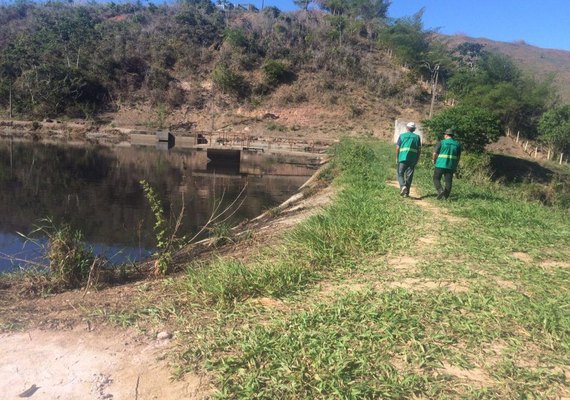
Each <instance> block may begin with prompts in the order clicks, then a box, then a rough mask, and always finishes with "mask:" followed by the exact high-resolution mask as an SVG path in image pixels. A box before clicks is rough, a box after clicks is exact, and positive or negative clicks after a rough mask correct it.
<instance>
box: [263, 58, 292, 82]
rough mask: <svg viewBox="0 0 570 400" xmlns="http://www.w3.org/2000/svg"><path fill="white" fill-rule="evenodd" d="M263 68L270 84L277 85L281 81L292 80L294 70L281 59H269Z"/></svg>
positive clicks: (266, 79) (266, 80)
mask: <svg viewBox="0 0 570 400" xmlns="http://www.w3.org/2000/svg"><path fill="white" fill-rule="evenodd" d="M262 69H263V73H264V75H265V82H266V83H267V84H268V85H270V86H277V85H279V84H280V83H285V82H289V81H291V80H292V72H291V71H289V70H288V69H287V67H286V66H285V64H283V63H282V62H280V61H276V60H268V61H266V62H265V64H263V67H262Z"/></svg>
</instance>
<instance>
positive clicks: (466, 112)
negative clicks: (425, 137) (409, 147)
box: [423, 105, 501, 152]
mask: <svg viewBox="0 0 570 400" xmlns="http://www.w3.org/2000/svg"><path fill="white" fill-rule="evenodd" d="M423 124H424V126H425V127H426V128H427V130H428V132H429V134H430V135H431V137H432V138H434V139H442V138H443V133H444V132H445V130H446V129H450V128H451V129H454V130H455V134H456V139H457V140H459V142H460V143H461V144H462V146H463V148H464V149H465V150H469V151H474V152H482V151H483V150H484V149H485V146H486V145H487V144H489V143H492V142H494V141H496V140H497V139H498V138H499V136H500V135H501V129H500V126H499V121H498V120H497V118H496V117H495V116H494V115H493V114H492V113H491V112H490V111H487V110H485V109H482V108H479V107H474V106H468V105H459V106H457V107H451V108H447V109H445V110H443V111H441V112H440V113H439V114H437V115H435V116H434V117H433V118H432V119H431V120H427V121H423Z"/></svg>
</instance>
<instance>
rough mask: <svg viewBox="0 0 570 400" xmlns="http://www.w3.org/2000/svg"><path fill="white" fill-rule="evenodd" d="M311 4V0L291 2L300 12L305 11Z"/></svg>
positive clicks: (294, 0)
mask: <svg viewBox="0 0 570 400" xmlns="http://www.w3.org/2000/svg"><path fill="white" fill-rule="evenodd" d="M312 2H313V0H293V3H295V5H296V6H297V7H299V8H300V9H301V10H305V11H307V10H308V8H309V5H310V4H311V3H312Z"/></svg>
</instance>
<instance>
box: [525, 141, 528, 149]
mask: <svg viewBox="0 0 570 400" xmlns="http://www.w3.org/2000/svg"><path fill="white" fill-rule="evenodd" d="M527 147H528V140H527V141H526V143H525V144H524V151H526V148H527Z"/></svg>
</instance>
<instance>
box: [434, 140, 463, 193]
mask: <svg viewBox="0 0 570 400" xmlns="http://www.w3.org/2000/svg"><path fill="white" fill-rule="evenodd" d="M454 136H455V132H454V131H453V129H448V130H446V131H445V135H444V139H443V140H442V141H440V142H439V143H438V144H437V145H436V146H435V149H434V151H433V156H432V159H433V162H434V164H435V172H434V174H433V184H434V186H435V190H437V199H438V200H441V199H447V198H448V197H449V194H450V193H451V184H452V182H453V173H454V172H455V171H456V170H457V165H458V164H459V159H460V158H461V145H460V144H459V142H458V141H456V140H455V139H453V137H454ZM442 176H443V177H444V179H445V189H444V188H442V187H441V177H442Z"/></svg>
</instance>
